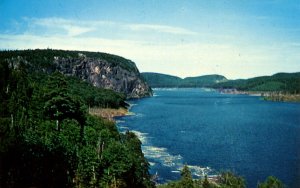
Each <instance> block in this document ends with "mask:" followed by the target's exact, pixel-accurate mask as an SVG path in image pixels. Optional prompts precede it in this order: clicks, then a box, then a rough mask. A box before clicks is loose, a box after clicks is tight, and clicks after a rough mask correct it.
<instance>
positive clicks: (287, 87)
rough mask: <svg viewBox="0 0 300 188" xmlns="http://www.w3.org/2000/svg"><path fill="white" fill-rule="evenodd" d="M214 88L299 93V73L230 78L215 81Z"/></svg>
mask: <svg viewBox="0 0 300 188" xmlns="http://www.w3.org/2000/svg"><path fill="white" fill-rule="evenodd" d="M213 87H214V88H235V89H237V90H241V91H270V92H275V91H276V92H285V93H289V94H298V93H300V73H299V72H297V73H278V74H274V75H272V76H261V77H255V78H250V79H246V80H230V81H227V82H222V83H217V84H215V85H213Z"/></svg>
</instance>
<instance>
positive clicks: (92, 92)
mask: <svg viewBox="0 0 300 188" xmlns="http://www.w3.org/2000/svg"><path fill="white" fill-rule="evenodd" d="M44 52H45V53H46V52H49V53H51V51H42V52H41V53H44ZM9 53H13V52H7V53H0V54H1V55H2V57H1V58H0V76H1V78H0V102H1V104H0V105H1V108H0V178H1V179H0V183H1V184H0V187H113V186H114V187H153V186H154V185H153V183H152V181H151V180H150V175H149V172H148V168H149V164H148V162H147V160H146V159H145V158H144V155H143V153H142V151H141V142H140V141H139V139H138V138H137V136H136V135H135V134H133V133H131V132H126V133H124V134H123V133H119V132H118V130H117V128H116V125H115V124H114V123H113V122H110V121H106V120H103V119H101V118H98V117H95V116H92V115H90V114H89V113H88V107H89V106H94V107H110V108H118V107H121V106H125V105H126V103H125V102H124V100H125V96H124V94H121V93H116V92H114V91H112V90H106V89H100V88H96V87H94V86H92V85H91V84H89V83H87V82H84V81H82V80H80V79H79V78H76V77H68V76H65V75H63V74H61V73H59V72H57V71H54V72H51V71H50V72H48V71H47V70H46V69H47V68H51V66H52V64H51V62H50V61H49V64H48V63H47V61H45V58H46V59H47V57H48V56H47V55H46V54H44V55H43V56H42V57H40V56H39V55H36V54H35V53H32V54H31V55H30V56H28V57H27V58H31V59H30V62H31V63H30V64H29V63H28V61H29V60H28V59H27V58H26V60H24V59H23V58H18V57H19V56H16V59H15V60H14V61H13V62H15V63H12V61H7V60H5V59H6V58H3V56H5V57H7V56H6V55H7V54H9ZM16 53H22V51H17V52H16ZM62 55H64V54H62ZM68 55H69V53H68ZM76 55H78V54H76ZM50 56H52V55H51V54H50ZM39 58H42V59H39ZM116 61H117V60H116ZM32 62H34V63H35V64H34V66H37V67H40V68H41V69H39V68H35V69H33V66H32ZM116 63H117V62H116ZM120 66H121V65H120ZM127 68H129V69H132V68H134V67H127Z"/></svg>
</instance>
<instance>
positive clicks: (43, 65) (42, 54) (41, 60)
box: [0, 49, 138, 72]
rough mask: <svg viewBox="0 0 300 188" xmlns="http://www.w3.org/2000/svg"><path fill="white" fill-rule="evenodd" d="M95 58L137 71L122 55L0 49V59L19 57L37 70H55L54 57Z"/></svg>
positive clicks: (18, 58)
mask: <svg viewBox="0 0 300 188" xmlns="http://www.w3.org/2000/svg"><path fill="white" fill-rule="evenodd" d="M84 56H85V57H88V58H95V59H102V60H105V61H107V62H108V63H110V64H112V66H120V67H122V68H124V69H126V70H128V71H133V72H137V71H138V69H137V67H136V65H135V63H134V62H132V61H131V60H128V59H125V58H123V57H120V56H117V55H112V54H108V53H102V52H88V51H68V50H52V49H44V50H43V49H35V50H10V51H0V60H5V59H12V58H13V59H14V60H16V61H18V60H20V59H21V57H22V58H23V59H25V60H26V62H30V68H31V69H36V70H39V71H50V72H53V70H55V66H54V64H53V60H54V57H61V58H84Z"/></svg>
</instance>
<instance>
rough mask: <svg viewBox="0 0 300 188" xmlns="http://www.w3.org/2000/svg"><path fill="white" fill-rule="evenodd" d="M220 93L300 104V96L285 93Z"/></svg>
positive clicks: (227, 91)
mask: <svg viewBox="0 0 300 188" xmlns="http://www.w3.org/2000/svg"><path fill="white" fill-rule="evenodd" d="M219 92H220V93H225V94H235V95H250V96H259V97H262V98H263V99H264V100H268V101H282V102H300V94H289V93H284V92H270V91H240V90H237V89H219Z"/></svg>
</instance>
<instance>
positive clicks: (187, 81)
mask: <svg viewBox="0 0 300 188" xmlns="http://www.w3.org/2000/svg"><path fill="white" fill-rule="evenodd" d="M142 76H143V77H144V79H145V80H146V82H147V83H148V84H149V85H150V86H151V87H154V88H155V87H158V88H164V87H166V88H168V87H210V86H211V85H213V84H215V83H218V82H224V81H227V79H226V78H225V77H224V76H221V75H205V76H198V77H187V78H184V79H181V78H179V77H177V76H171V75H166V74H160V73H147V72H146V73H142Z"/></svg>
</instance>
